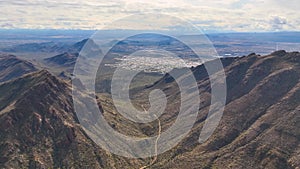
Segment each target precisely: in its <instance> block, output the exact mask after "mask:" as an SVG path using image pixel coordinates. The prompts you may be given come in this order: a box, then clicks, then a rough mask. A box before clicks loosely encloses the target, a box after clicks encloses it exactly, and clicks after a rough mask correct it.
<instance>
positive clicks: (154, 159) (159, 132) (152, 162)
mask: <svg viewBox="0 0 300 169" xmlns="http://www.w3.org/2000/svg"><path fill="white" fill-rule="evenodd" d="M142 107H143V109H144V111H147V110H146V109H145V107H144V106H142ZM154 116H155V118H156V119H157V120H158V136H157V138H156V140H155V147H154V149H155V157H154V158H153V160H152V161H151V162H150V164H148V165H145V166H143V167H141V168H140V169H146V168H149V167H151V166H152V165H153V164H154V163H155V162H156V161H157V143H158V140H159V138H160V134H161V123H160V120H159V118H157V116H156V114H154Z"/></svg>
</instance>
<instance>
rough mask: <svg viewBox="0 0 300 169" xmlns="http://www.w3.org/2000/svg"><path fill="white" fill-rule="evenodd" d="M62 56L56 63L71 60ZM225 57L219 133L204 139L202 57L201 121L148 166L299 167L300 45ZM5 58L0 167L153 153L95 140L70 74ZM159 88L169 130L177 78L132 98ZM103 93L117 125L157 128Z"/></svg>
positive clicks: (136, 163) (102, 163)
mask: <svg viewBox="0 0 300 169" xmlns="http://www.w3.org/2000/svg"><path fill="white" fill-rule="evenodd" d="M65 55H68V54H65ZM57 57H58V58H59V56H56V58H57ZM64 57H67V58H70V60H72V58H73V56H64ZM58 60H59V61H58V64H65V63H70V62H69V61H66V62H61V60H60V59H58ZM52 61H55V59H54V60H52ZM221 61H222V63H223V66H224V69H225V73H226V76H227V77H226V80H227V88H228V89H227V92H228V94H227V103H226V107H225V111H224V115H223V117H222V120H221V122H220V124H219V126H218V128H217V129H216V131H215V132H214V134H213V135H212V136H211V137H210V138H209V140H208V141H207V142H205V143H204V144H199V143H198V137H199V133H200V131H201V129H202V126H203V123H204V120H205V119H206V116H207V113H208V108H209V105H210V99H211V96H210V81H209V78H208V75H207V73H206V71H205V67H204V65H200V66H197V67H195V68H192V69H191V70H192V71H193V73H194V75H195V78H196V80H197V83H198V88H199V91H200V97H201V103H199V104H200V110H199V115H198V117H197V120H196V123H195V125H194V127H193V129H192V131H191V132H190V133H189V134H188V136H187V137H186V138H185V139H184V140H183V141H182V142H180V144H179V145H177V146H176V147H175V148H173V149H172V150H170V151H168V152H166V153H163V154H161V155H159V156H158V158H157V161H156V162H155V163H154V164H152V165H151V166H150V167H151V168H158V169H160V168H161V169H165V168H178V169H179V168H195V169H196V168H203V169H204V168H205V169H206V168H241V169H242V168H243V169H244V168H245V169H253V168H278V169H281V168H285V169H296V168H297V167H298V168H299V167H300V157H299V154H300V147H299V143H300V130H299V128H300V126H299V125H300V81H299V79H300V53H298V52H292V53H287V52H285V51H277V52H274V53H272V54H270V55H265V56H260V55H256V54H251V55H248V56H244V57H237V58H222V59H221ZM0 65H1V66H0V68H1V70H0V75H1V76H0V78H1V81H2V83H0V93H1V95H0V126H1V127H0V136H1V137H0V168H140V167H142V166H145V165H147V164H149V161H151V159H128V158H123V157H120V156H116V155H113V154H111V153H109V152H106V151H104V150H102V149H101V148H100V147H98V146H97V145H96V144H95V143H93V141H92V140H91V139H90V138H89V137H88V135H87V134H86V133H85V132H84V130H83V129H82V128H81V126H80V124H79V123H78V120H77V117H76V115H75V112H74V109H73V102H72V95H71V85H70V82H67V81H64V80H61V79H58V78H57V77H56V76H54V75H52V74H50V73H49V72H48V71H46V70H41V71H37V70H36V68H35V67H34V66H33V65H32V64H30V62H27V61H23V60H21V59H17V58H16V57H15V56H10V55H3V56H1V59H0ZM20 68H21V69H20ZM20 72H21V73H20ZM30 72H31V73H30ZM153 89H162V91H164V92H165V94H166V95H167V96H168V99H169V102H168V106H167V111H166V112H165V113H164V114H163V115H162V116H161V117H160V121H161V124H162V130H163V131H164V130H166V129H167V128H168V127H169V126H170V125H172V124H173V122H174V121H175V120H176V115H177V112H178V108H179V107H180V104H179V102H178V99H180V98H178V97H179V96H180V95H179V90H178V86H177V85H176V82H175V81H174V79H173V78H172V77H171V76H170V75H165V76H163V77H162V78H161V79H160V80H158V81H157V82H155V83H154V84H153V85H151V86H147V87H144V88H138V89H134V90H135V91H133V92H132V93H133V95H132V98H133V102H134V103H139V104H137V106H140V105H141V104H146V105H147V103H148V100H147V99H148V97H147V96H148V93H149V92H150V91H151V90H153ZM97 98H98V102H99V107H100V109H101V110H103V115H104V116H105V118H106V119H107V121H108V123H109V124H111V125H112V126H113V127H114V128H115V129H116V130H117V131H119V132H121V133H124V134H127V135H137V136H149V135H156V134H157V131H158V125H157V121H154V122H152V123H149V124H137V123H133V122H132V121H129V120H126V119H125V118H124V117H122V116H121V115H120V114H118V113H117V112H116V110H115V108H114V106H113V102H112V100H111V98H110V96H109V94H103V93H102V94H98V97H97Z"/></svg>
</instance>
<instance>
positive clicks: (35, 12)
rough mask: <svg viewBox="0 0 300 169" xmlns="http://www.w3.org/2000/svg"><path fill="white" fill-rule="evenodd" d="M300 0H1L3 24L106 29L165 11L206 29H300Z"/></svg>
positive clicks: (7, 26)
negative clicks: (131, 17)
mask: <svg viewBox="0 0 300 169" xmlns="http://www.w3.org/2000/svg"><path fill="white" fill-rule="evenodd" d="M299 4H300V2H299V0H289V1H286V0H214V1H209V0H207V1H204V0H198V1H197V0H150V2H147V3H146V2H142V1H138V0H119V1H117V0H105V1H104V0H63V2H62V1H55V0H0V13H1V18H0V25H1V28H32V29H37V28H38V29H101V28H102V27H103V26H106V25H108V24H109V23H110V22H112V21H115V20H117V19H120V18H122V17H125V16H128V15H131V14H142V13H145V12H146V13H149V12H154V13H162V14H168V15H171V16H175V17H180V18H181V19H184V20H187V21H189V22H191V23H193V24H195V25H197V26H199V27H201V28H202V29H203V30H218V31H243V32H246V31H290V30H296V31H297V30H300V12H299Z"/></svg>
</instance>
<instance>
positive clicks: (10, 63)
mask: <svg viewBox="0 0 300 169" xmlns="http://www.w3.org/2000/svg"><path fill="white" fill-rule="evenodd" d="M36 70H37V69H36V68H35V66H34V65H33V64H32V63H30V62H28V61H25V60H22V59H19V58H17V57H16V56H14V55H8V54H0V82H4V81H7V80H10V79H13V78H17V77H20V76H22V75H24V74H26V73H30V72H34V71H36Z"/></svg>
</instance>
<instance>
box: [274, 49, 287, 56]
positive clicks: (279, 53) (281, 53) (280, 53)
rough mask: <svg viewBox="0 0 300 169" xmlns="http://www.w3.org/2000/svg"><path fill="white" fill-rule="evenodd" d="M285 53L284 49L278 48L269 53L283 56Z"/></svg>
mask: <svg viewBox="0 0 300 169" xmlns="http://www.w3.org/2000/svg"><path fill="white" fill-rule="evenodd" d="M286 54H287V52H286V51H285V50H278V51H275V52H273V53H271V55H273V56H284V55H286Z"/></svg>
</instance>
